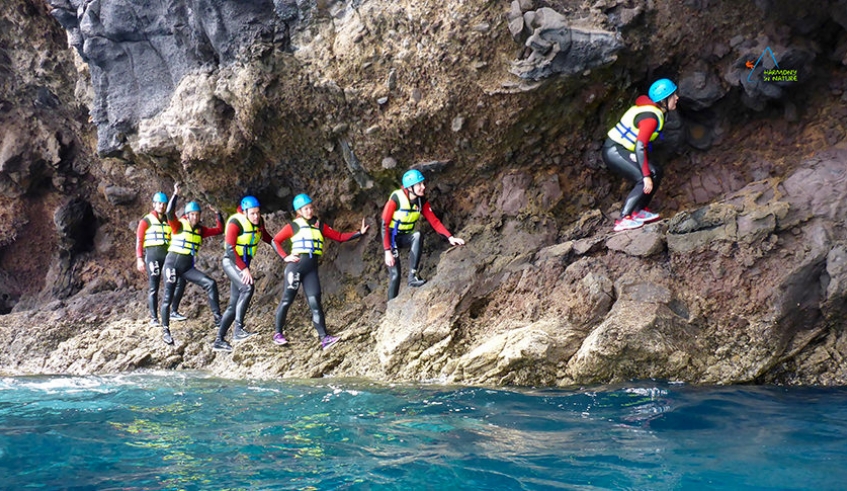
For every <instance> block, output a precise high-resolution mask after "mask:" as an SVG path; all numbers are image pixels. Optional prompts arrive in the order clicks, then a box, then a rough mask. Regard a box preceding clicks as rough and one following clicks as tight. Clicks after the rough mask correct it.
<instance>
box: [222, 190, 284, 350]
mask: <svg viewBox="0 0 847 491" xmlns="http://www.w3.org/2000/svg"><path fill="white" fill-rule="evenodd" d="M260 211H261V210H260V208H259V200H258V199H256V198H255V197H254V196H245V197H244V198H242V199H241V203H240V204H239V205H238V208H237V209H236V212H235V214H234V215H232V216H231V217H229V219H228V220H227V222H226V230H225V231H224V257H223V267H224V272H225V273H226V275H227V277H228V278H229V287H230V288H229V305H227V307H226V310H225V311H224V313H223V317H222V318H221V326H220V328H219V329H218V337H217V338H216V339H215V342H214V344H213V345H212V348H213V349H214V350H216V351H232V346H231V345H230V344H229V343H227V342H226V333H227V331H228V330H229V326H230V325H232V323H233V321H235V329H233V331H232V340H233V341H243V340H245V339H247V338H249V337H250V336H252V335H253V334H255V333H252V332H248V331H247V330H246V329H244V316H245V314H246V313H247V307H249V306H250V300H251V299H252V298H253V291H254V289H255V287H254V283H253V273H251V272H250V263H251V262H252V260H253V257H254V256H255V255H256V249H257V248H258V247H259V243H260V242H265V243H266V244H270V243H271V240H273V237H271V234H269V233H268V231H267V230H266V229H265V221H264V220H263V219H262V215H261V213H260Z"/></svg>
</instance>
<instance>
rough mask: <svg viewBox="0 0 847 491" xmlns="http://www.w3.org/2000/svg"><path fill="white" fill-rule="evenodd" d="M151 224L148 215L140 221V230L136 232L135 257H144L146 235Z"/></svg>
mask: <svg viewBox="0 0 847 491" xmlns="http://www.w3.org/2000/svg"><path fill="white" fill-rule="evenodd" d="M149 226H150V224H149V223H148V222H147V217H144V218H142V219H141V221H140V222H138V230H137V231H136V232H135V257H139V258H141V257H144V236H145V235H147V227H149Z"/></svg>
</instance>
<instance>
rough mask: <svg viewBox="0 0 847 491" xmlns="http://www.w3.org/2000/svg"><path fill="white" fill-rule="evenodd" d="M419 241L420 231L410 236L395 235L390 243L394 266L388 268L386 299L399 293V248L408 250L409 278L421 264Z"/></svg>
mask: <svg viewBox="0 0 847 491" xmlns="http://www.w3.org/2000/svg"><path fill="white" fill-rule="evenodd" d="M422 242H423V240H421V233H420V231H417V232H414V233H411V234H397V235H395V236H394V240H393V241H391V246H392V247H391V254H393V255H394V266H391V267H390V268H388V299H389V300H391V299H392V298H394V297H396V296H397V294H398V293H400V275H401V274H402V273H401V268H400V251H399V249H400V248H406V247H408V248H409V277H410V278H411V277H412V276H414V275H415V274H417V272H418V266H420V262H421V245H422Z"/></svg>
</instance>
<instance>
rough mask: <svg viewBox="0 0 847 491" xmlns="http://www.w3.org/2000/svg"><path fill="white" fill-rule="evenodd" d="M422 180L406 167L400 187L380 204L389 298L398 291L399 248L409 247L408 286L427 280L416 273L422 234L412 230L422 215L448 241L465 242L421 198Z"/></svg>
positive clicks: (458, 244)
mask: <svg viewBox="0 0 847 491" xmlns="http://www.w3.org/2000/svg"><path fill="white" fill-rule="evenodd" d="M424 180H425V178H424V176H423V174H421V171H419V170H417V169H412V170H409V171H406V173H405V174H403V179H402V183H403V187H402V188H400V189H398V190H396V191H394V192H393V193H391V196H390V197H389V198H388V201H387V202H386V203H385V206H384V207H383V208H382V246H383V248H384V249H385V265H386V266H388V300H391V299H393V298H394V297H396V296H397V294H398V293H399V292H400V274H401V273H400V251H399V249H400V248H405V247H408V248H409V279H408V284H409V286H412V287H418V286H423V285H424V284H425V283H426V280H423V279H421V278H420V277H419V276H418V267H419V266H420V262H421V242H422V238H421V233H420V231H415V224H416V223H417V221H418V219H419V218H420V217H421V215H423V216H424V217H425V218H426V220H427V221H428V222H429V224H430V225H432V228H433V229H435V231H436V232H438V233H439V234H441V235H442V236H444V237H446V238H447V240H448V241H449V242H450V245H454V246H461V245H465V241H464V240H462V239H460V238H458V237H454V236H453V234H451V233H450V232H449V231H448V230H447V228H446V227H445V226H444V225H443V224H442V223H441V220H439V219H438V217H437V216H435V213H433V212H432V208H431V207H430V206H429V201H427V200H426V198H424V192H425V191H426V184H425V183H424Z"/></svg>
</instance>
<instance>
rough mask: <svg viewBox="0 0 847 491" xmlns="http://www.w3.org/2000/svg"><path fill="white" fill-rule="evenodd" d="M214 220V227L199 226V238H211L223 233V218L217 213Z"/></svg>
mask: <svg viewBox="0 0 847 491" xmlns="http://www.w3.org/2000/svg"><path fill="white" fill-rule="evenodd" d="M215 219H216V220H217V223H216V224H215V226H214V227H203V226H202V225H201V226H200V237H203V238H204V239H205V238H206V237H212V236H215V235H221V234H222V233H224V218H223V217H222V216H221V214H220V213H218V214H217V216H215Z"/></svg>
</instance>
